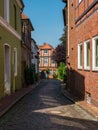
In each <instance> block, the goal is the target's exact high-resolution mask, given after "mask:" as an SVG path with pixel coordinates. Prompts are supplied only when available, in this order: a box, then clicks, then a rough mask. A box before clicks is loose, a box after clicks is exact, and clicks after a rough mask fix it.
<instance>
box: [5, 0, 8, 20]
mask: <svg viewBox="0 0 98 130" xmlns="http://www.w3.org/2000/svg"><path fill="white" fill-rule="evenodd" d="M4 19H5V20H7V22H9V0H4Z"/></svg>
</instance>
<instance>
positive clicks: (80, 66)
mask: <svg viewBox="0 0 98 130" xmlns="http://www.w3.org/2000/svg"><path fill="white" fill-rule="evenodd" d="M81 46H82V52H83V44H82V43H79V44H78V69H82V67H83V64H82V65H81V63H80V58H81V57H80V56H81V55H82V54H81V55H80V47H81ZM82 57H83V56H82ZM81 62H83V60H82V61H81Z"/></svg>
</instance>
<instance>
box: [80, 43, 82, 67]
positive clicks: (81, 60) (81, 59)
mask: <svg viewBox="0 0 98 130" xmlns="http://www.w3.org/2000/svg"><path fill="white" fill-rule="evenodd" d="M80 66H82V45H80Z"/></svg>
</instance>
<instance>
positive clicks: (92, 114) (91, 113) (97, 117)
mask: <svg viewBox="0 0 98 130" xmlns="http://www.w3.org/2000/svg"><path fill="white" fill-rule="evenodd" d="M61 92H62V94H63V95H64V96H65V97H66V98H67V99H68V100H70V101H71V102H73V103H74V104H76V105H77V106H79V107H80V108H82V109H83V110H85V111H86V112H87V113H88V114H90V115H91V116H93V117H94V118H95V119H97V120H98V116H96V115H95V114H94V113H93V112H90V111H89V110H88V109H87V108H85V107H83V106H82V105H81V104H79V103H78V102H76V101H75V100H74V99H72V98H71V97H70V96H68V95H66V94H65V93H64V91H63V88H62V89H61Z"/></svg>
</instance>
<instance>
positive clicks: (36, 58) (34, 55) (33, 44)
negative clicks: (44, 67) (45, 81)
mask: <svg viewBox="0 0 98 130" xmlns="http://www.w3.org/2000/svg"><path fill="white" fill-rule="evenodd" d="M31 52H32V58H31V63H32V64H34V65H35V70H36V73H39V49H38V46H37V44H36V42H35V40H34V39H32V41H31Z"/></svg>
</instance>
